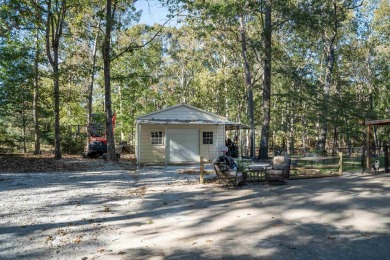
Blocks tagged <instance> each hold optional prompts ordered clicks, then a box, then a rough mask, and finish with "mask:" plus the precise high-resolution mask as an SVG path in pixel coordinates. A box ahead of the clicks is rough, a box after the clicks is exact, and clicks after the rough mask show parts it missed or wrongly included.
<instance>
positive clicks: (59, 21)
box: [46, 0, 67, 159]
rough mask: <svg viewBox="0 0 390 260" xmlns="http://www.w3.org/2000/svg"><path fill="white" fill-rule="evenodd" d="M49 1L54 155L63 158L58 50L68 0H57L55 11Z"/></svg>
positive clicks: (47, 48) (48, 35)
mask: <svg viewBox="0 0 390 260" xmlns="http://www.w3.org/2000/svg"><path fill="white" fill-rule="evenodd" d="M46 3H47V11H48V13H47V20H46V53H47V57H48V59H49V62H50V65H51V66H52V69H53V90H54V146H55V147H54V157H55V158H56V159H61V157H62V156H61V138H60V136H61V133H60V83H59V80H60V74H59V67H58V51H59V46H60V38H61V36H62V28H63V26H64V20H65V15H66V9H67V6H66V0H63V1H62V2H61V3H59V2H55V5H56V6H55V12H54V11H53V10H52V1H46Z"/></svg>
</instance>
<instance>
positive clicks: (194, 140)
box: [167, 129, 199, 163]
mask: <svg viewBox="0 0 390 260" xmlns="http://www.w3.org/2000/svg"><path fill="white" fill-rule="evenodd" d="M167 146H168V147H167V150H169V162H170V163H178V162H199V130H198V129H167Z"/></svg>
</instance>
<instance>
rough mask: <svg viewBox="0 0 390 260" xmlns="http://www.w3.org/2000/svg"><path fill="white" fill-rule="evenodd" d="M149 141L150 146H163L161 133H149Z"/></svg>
mask: <svg viewBox="0 0 390 260" xmlns="http://www.w3.org/2000/svg"><path fill="white" fill-rule="evenodd" d="M150 140H151V142H152V144H163V134H162V132H151V133H150Z"/></svg>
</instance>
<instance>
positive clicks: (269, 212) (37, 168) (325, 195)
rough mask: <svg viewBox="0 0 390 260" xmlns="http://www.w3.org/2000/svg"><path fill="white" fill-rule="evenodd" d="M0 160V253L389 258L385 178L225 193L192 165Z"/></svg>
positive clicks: (389, 186) (389, 191)
mask: <svg viewBox="0 0 390 260" xmlns="http://www.w3.org/2000/svg"><path fill="white" fill-rule="evenodd" d="M0 165H1V167H0V168H1V172H0V201H1V206H0V259H354V260H355V259H388V256H389V255H390V247H389V244H390V203H389V201H390V182H389V180H390V175H389V174H383V173H382V174H378V175H362V174H358V173H356V174H350V173H348V174H345V175H343V176H342V177H334V178H322V179H310V180H290V181H289V182H288V184H287V185H270V184H261V183H260V184H258V183H255V184H248V185H245V186H243V187H241V188H238V189H226V188H224V187H221V186H220V185H219V184H218V183H216V182H215V181H212V180H213V178H214V176H212V175H210V176H207V178H208V179H209V181H208V182H207V183H206V184H204V185H200V184H198V179H199V176H198V175H196V174H193V173H194V172H197V170H198V168H197V167H198V166H169V167H144V168H141V169H139V170H136V168H135V166H134V163H133V160H132V158H123V159H122V160H121V162H119V163H113V162H108V161H103V160H101V159H100V160H99V159H93V160H91V159H82V158H81V157H71V156H69V157H65V158H64V159H61V160H53V159H51V158H43V159H42V158H36V159H31V157H28V158H23V156H19V157H17V156H16V157H14V158H10V157H7V158H5V157H4V156H0ZM5 165H7V166H5ZM10 165H13V166H10ZM6 167H7V168H6ZM207 167H210V166H209V165H208V166H207ZM5 169H6V170H5Z"/></svg>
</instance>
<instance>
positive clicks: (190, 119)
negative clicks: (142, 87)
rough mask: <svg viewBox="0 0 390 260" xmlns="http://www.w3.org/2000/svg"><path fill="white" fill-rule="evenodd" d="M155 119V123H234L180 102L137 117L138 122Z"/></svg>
mask: <svg viewBox="0 0 390 260" xmlns="http://www.w3.org/2000/svg"><path fill="white" fill-rule="evenodd" d="M148 121H149V122H151V121H153V123H157V122H161V123H166V122H176V123H179V122H181V123H186V122H187V123H195V122H203V123H207V122H208V123H210V124H211V123H232V122H230V121H228V120H227V119H226V118H225V117H222V116H219V115H216V114H213V113H210V112H207V111H204V110H202V109H199V108H196V107H193V106H190V105H187V104H180V105H176V106H172V107H168V108H166V109H162V110H159V111H155V112H152V113H149V114H146V115H143V116H139V117H137V122H139V123H147V122H148Z"/></svg>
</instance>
